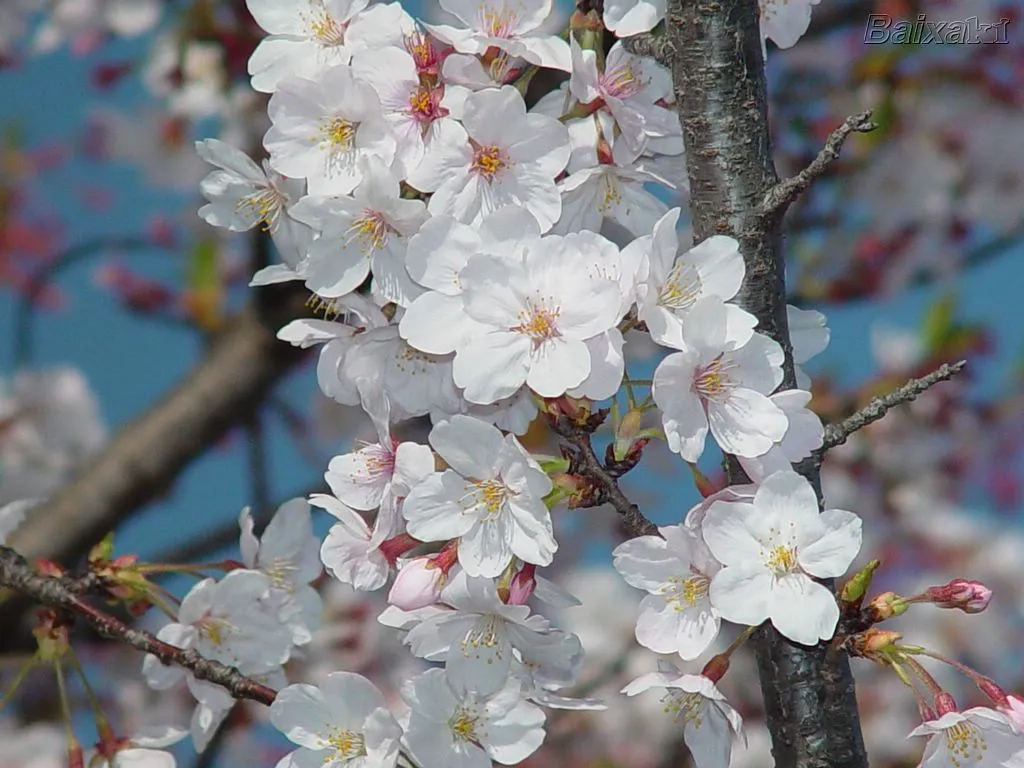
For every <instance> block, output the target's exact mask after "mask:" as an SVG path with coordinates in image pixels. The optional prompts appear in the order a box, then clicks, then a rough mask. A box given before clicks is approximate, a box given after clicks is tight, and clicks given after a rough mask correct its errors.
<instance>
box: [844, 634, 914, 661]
mask: <svg viewBox="0 0 1024 768" xmlns="http://www.w3.org/2000/svg"><path fill="white" fill-rule="evenodd" d="M902 637H903V635H901V634H900V633H899V632H890V631H888V630H884V629H875V628H874V627H872V628H871V629H868V630H865V631H864V632H860V633H858V634H856V635H853V636H851V637H850V639H849V640H848V641H847V646H848V648H849V650H850V653H851V654H852V655H853V656H860V657H863V658H868V659H870V658H875V657H877V656H879V655H882V654H885V653H887V652H889V651H892V650H894V646H895V645H896V643H898V642H899V641H900V639H901V638H902Z"/></svg>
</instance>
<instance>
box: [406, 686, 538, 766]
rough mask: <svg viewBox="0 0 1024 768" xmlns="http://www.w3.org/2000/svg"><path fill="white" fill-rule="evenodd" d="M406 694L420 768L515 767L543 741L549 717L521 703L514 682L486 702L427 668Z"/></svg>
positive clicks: (409, 738) (409, 731) (409, 732)
mask: <svg viewBox="0 0 1024 768" xmlns="http://www.w3.org/2000/svg"><path fill="white" fill-rule="evenodd" d="M401 692H402V698H403V699H405V702H406V703H407V704H408V705H409V707H410V708H411V710H412V711H411V713H410V716H409V725H408V727H407V728H406V729H405V741H406V744H407V745H408V747H409V752H410V753H411V755H412V758H413V760H415V761H416V764H417V765H419V766H421V768H490V766H491V760H494V761H496V762H498V763H501V764H502V765H515V764H516V763H519V762H521V761H522V760H525V759H526V758H527V757H529V756H530V755H532V754H533V753H534V752H535V751H536V750H537V748H538V747H539V746H540V745H541V743H542V742H543V741H544V713H543V712H542V711H541V710H540V708H539V707H536V706H534V705H533V704H531V703H530V702H528V701H525V700H523V699H522V698H521V696H520V689H519V682H518V681H516V680H514V679H511V680H509V682H508V684H507V685H506V686H505V688H503V689H502V690H500V691H498V692H497V693H495V694H493V695H491V696H487V697H482V696H479V695H477V694H473V693H469V692H466V691H453V690H452V688H451V686H450V685H449V684H448V681H447V679H446V678H445V674H444V671H443V670H440V669H428V670H427V671H426V672H423V673H422V674H420V675H417V676H416V677H414V678H412V679H411V680H409V681H407V682H406V683H405V684H404V685H403V686H402V690H401Z"/></svg>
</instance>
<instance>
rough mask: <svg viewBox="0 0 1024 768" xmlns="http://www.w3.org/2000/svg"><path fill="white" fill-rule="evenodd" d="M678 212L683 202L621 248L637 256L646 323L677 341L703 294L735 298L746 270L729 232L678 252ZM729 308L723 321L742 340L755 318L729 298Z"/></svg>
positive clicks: (658, 336)
mask: <svg viewBox="0 0 1024 768" xmlns="http://www.w3.org/2000/svg"><path fill="white" fill-rule="evenodd" d="M679 213H680V210H679V208H673V209H672V210H670V211H668V212H667V213H665V214H664V215H663V216H662V217H661V218H660V219H659V220H658V221H657V222H656V223H655V224H654V227H653V230H652V232H651V234H649V235H644V236H642V237H638V238H637V239H636V240H634V241H633V242H632V243H630V244H629V245H628V246H626V247H625V248H624V249H623V251H622V253H623V259H626V260H633V261H638V262H639V267H638V273H637V308H638V310H639V312H638V316H639V318H640V319H641V320H643V321H644V322H645V323H646V324H647V328H648V330H649V331H650V333H651V338H652V339H654V340H655V341H656V342H658V343H659V344H668V345H669V346H676V347H679V343H678V342H679V332H680V331H679V325H680V324H681V323H682V322H683V321H684V319H685V318H686V316H687V314H688V313H689V311H690V310H691V309H693V308H694V307H695V306H696V305H697V303H698V302H699V301H700V300H701V299H707V298H710V297H716V298H717V299H719V300H720V301H723V302H728V301H729V300H731V299H732V298H734V297H735V296H736V294H737V293H738V292H739V290H740V285H741V284H742V283H743V275H744V272H745V267H744V264H743V257H742V256H741V255H740V250H739V243H738V242H737V241H736V240H735V239H734V238H732V237H727V236H725V235H714V236H712V237H709V238H707V239H706V240H703V241H701V242H700V243H698V244H697V245H695V246H694V247H693V248H691V249H689V250H688V251H686V252H685V253H682V254H679V239H678V235H677V234H676V226H677V224H678V221H679ZM677 254H678V255H677ZM719 312H721V311H719ZM725 313H726V315H727V317H726V318H725V319H724V320H723V321H722V322H724V323H726V326H727V327H728V329H729V331H730V332H733V333H732V334H731V336H730V338H731V340H732V341H734V343H736V344H737V345H742V344H744V343H745V342H746V341H747V339H749V337H750V334H752V333H753V329H754V324H755V323H756V320H754V318H753V316H752V315H750V314H749V313H748V312H745V311H744V310H742V309H740V308H739V307H737V306H735V305H734V304H726V305H725Z"/></svg>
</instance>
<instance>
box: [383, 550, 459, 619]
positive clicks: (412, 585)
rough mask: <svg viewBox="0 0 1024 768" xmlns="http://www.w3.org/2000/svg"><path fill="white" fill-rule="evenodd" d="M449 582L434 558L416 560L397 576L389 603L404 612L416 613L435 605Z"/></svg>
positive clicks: (389, 594) (403, 568)
mask: <svg viewBox="0 0 1024 768" xmlns="http://www.w3.org/2000/svg"><path fill="white" fill-rule="evenodd" d="M447 580H448V579H447V576H446V575H445V573H444V572H443V571H442V570H441V569H440V568H438V567H437V565H436V564H435V563H434V560H433V558H430V557H417V558H414V559H413V560H410V561H409V562H408V563H406V564H405V565H404V566H403V567H402V569H401V570H400V571H399V572H398V575H397V576H395V583H394V584H392V585H391V591H390V592H388V602H389V603H391V605H393V606H395V607H396V608H401V609H402V610H403V611H414V610H416V609H417V608H423V607H425V606H428V605H433V604H434V603H436V602H437V598H438V597H439V596H440V595H441V588H442V587H443V586H444V583H445V582H446V581H447Z"/></svg>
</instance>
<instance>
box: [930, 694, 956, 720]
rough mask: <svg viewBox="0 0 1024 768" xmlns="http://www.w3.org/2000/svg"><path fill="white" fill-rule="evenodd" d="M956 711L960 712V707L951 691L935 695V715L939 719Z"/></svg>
mask: <svg viewBox="0 0 1024 768" xmlns="http://www.w3.org/2000/svg"><path fill="white" fill-rule="evenodd" d="M956 711H958V707H957V705H956V699H954V698H953V694H951V693H950V692H949V691H939V693H937V694H935V713H936V714H937V715H938V716H939V717H942V716H943V715H948V714H949V713H950V712H956Z"/></svg>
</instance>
